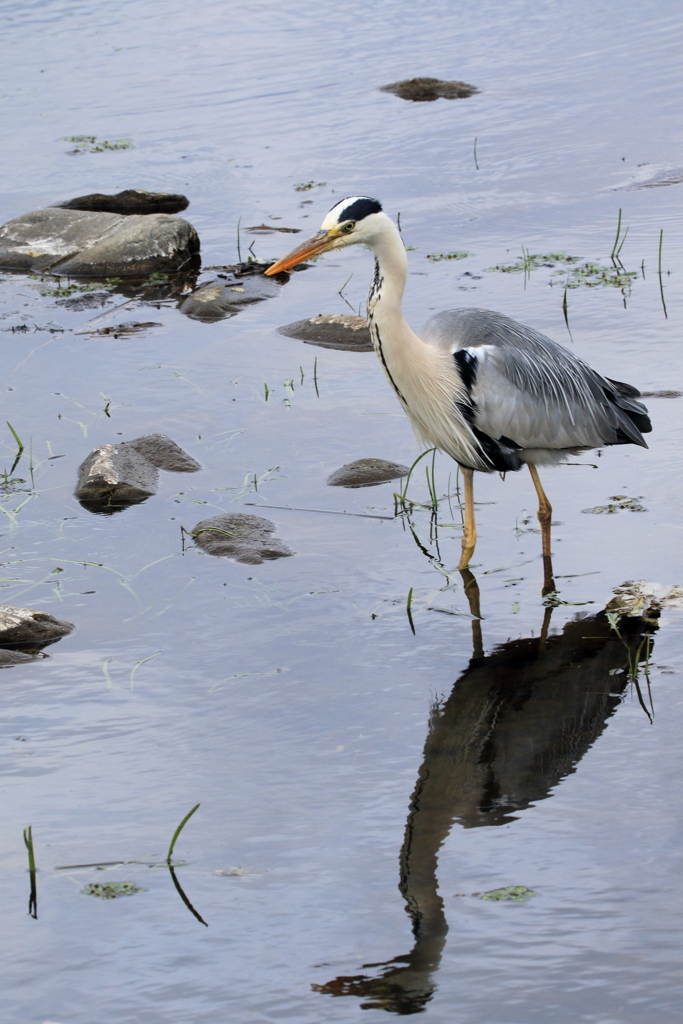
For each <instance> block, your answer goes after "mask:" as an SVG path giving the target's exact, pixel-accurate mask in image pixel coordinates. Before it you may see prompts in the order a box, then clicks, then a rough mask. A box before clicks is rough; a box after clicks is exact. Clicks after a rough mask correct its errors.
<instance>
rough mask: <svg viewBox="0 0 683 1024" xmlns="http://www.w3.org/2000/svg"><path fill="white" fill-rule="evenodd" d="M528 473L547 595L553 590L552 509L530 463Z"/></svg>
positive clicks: (536, 473) (534, 468)
mask: <svg viewBox="0 0 683 1024" xmlns="http://www.w3.org/2000/svg"><path fill="white" fill-rule="evenodd" d="M529 472H530V473H531V479H532V480H533V482H534V487H535V488H536V494H537V495H538V512H537V516H538V521H539V523H540V526H541V542H542V545H543V593H544V594H548V593H550V592H551V591H553V590H555V580H554V579H553V563H552V559H551V552H550V522H551V519H552V515H553V509H552V506H551V504H550V502H549V501H548V497H547V495H546V493H545V491H544V490H543V487H542V485H541V479H540V477H539V475H538V470H537V469H536V467H535V466H534V465H532V463H529Z"/></svg>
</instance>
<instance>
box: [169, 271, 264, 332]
mask: <svg viewBox="0 0 683 1024" xmlns="http://www.w3.org/2000/svg"><path fill="white" fill-rule="evenodd" d="M280 287H281V283H278V282H277V281H275V280H274V279H273V278H271V277H264V276H263V274H261V273H260V274H245V275H240V274H235V273H233V272H229V273H227V274H219V275H218V277H216V278H215V279H214V280H213V281H207V282H206V283H205V284H202V285H201V287H199V288H198V289H197V290H196V291H195V292H193V293H192V294H191V295H188V296H187V297H186V298H185V299H183V300H182V302H181V303H180V305H179V306H178V309H179V310H180V312H181V313H184V314H185V316H189V317H190V318H191V319H192V320H203V321H204V322H206V323H215V322H216V321H217V320H225V319H226V318H227V317H230V316H235V315H236V314H237V313H239V312H240V310H241V309H242V307H243V306H246V305H249V304H251V303H253V302H261V301H262V300H263V299H272V298H274V297H275V296H276V295H277V294H278V292H279V290H280Z"/></svg>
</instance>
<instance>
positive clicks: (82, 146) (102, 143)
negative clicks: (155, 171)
mask: <svg viewBox="0 0 683 1024" xmlns="http://www.w3.org/2000/svg"><path fill="white" fill-rule="evenodd" d="M62 140H63V141H64V142H73V143H75V144H76V146H78V149H77V150H76V152H78V153H104V152H106V151H107V150H114V149H135V146H134V145H133V142H132V140H131V139H114V141H113V142H112V141H110V140H109V139H100V140H99V141H98V139H97V136H96V135H63V136H62Z"/></svg>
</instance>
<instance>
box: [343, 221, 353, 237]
mask: <svg viewBox="0 0 683 1024" xmlns="http://www.w3.org/2000/svg"><path fill="white" fill-rule="evenodd" d="M355 226H356V222H355V221H353V220H350V221H349V222H348V224H345V225H344V227H343V228H342V231H343V232H344V233H345V234H347V235H348V234H349V233H350V232H351V231H353V229H354V228H355Z"/></svg>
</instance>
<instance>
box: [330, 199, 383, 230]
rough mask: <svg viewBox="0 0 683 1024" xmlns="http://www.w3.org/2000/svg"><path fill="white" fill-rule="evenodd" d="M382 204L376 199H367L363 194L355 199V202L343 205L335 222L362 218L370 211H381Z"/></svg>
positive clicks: (339, 222)
mask: <svg viewBox="0 0 683 1024" xmlns="http://www.w3.org/2000/svg"><path fill="white" fill-rule="evenodd" d="M381 212H382V204H381V203H379V202H378V201H377V200H376V199H368V198H367V196H364V197H363V198H362V199H356V201H355V203H351V204H350V205H349V206H345V207H344V209H343V210H342V211H341V213H340V214H339V217H338V220H337V223H338V224H342V223H343V222H344V221H345V220H355V221H358V220H362V219H363V217H367V216H368V215H369V214H371V213H381Z"/></svg>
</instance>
